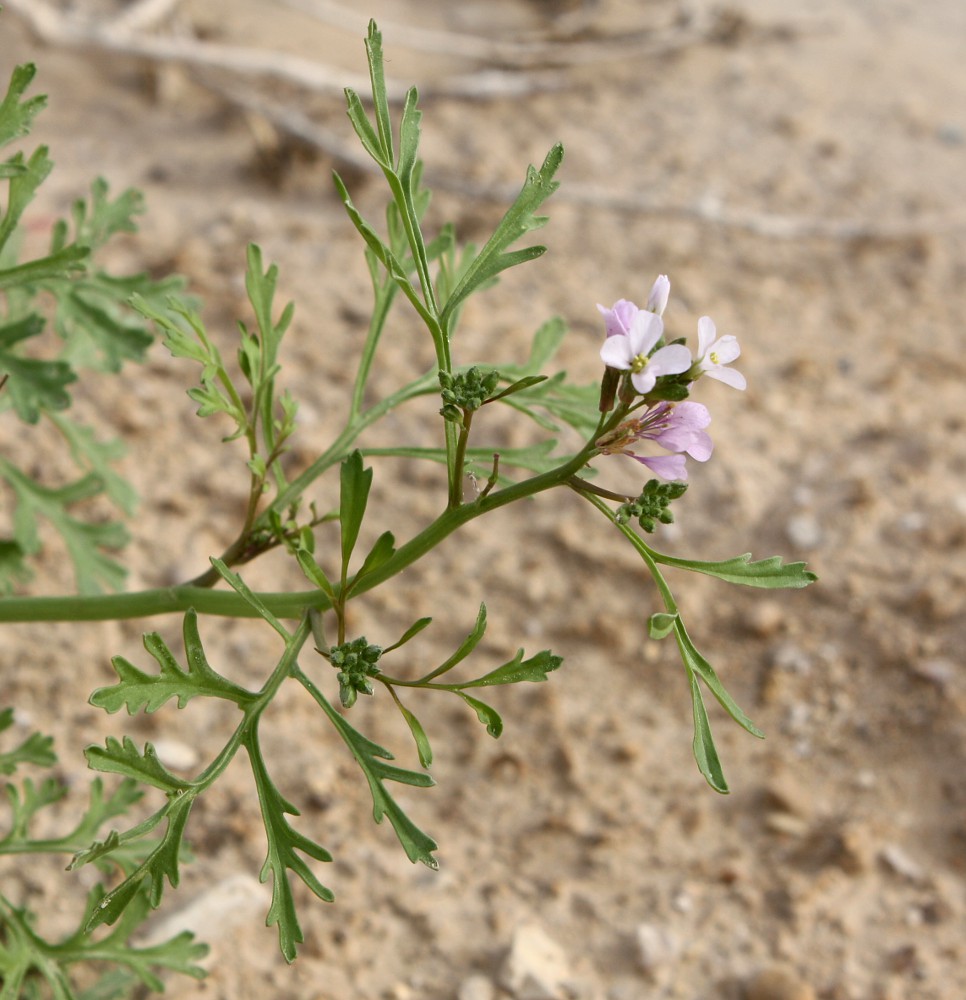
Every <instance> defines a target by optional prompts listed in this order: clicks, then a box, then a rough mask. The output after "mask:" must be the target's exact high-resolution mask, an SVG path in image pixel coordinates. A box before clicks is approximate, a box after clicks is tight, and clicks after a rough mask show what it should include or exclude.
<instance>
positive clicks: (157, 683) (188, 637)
mask: <svg viewBox="0 0 966 1000" xmlns="http://www.w3.org/2000/svg"><path fill="white" fill-rule="evenodd" d="M183 635H184V646H185V652H186V656H187V661H188V668H187V670H184V669H182V668H181V666H180V664H179V663H178V661H177V660H176V659H175V656H174V654H173V653H172V652H171V650H170V649H169V648H168V646H167V644H166V643H165V641H164V640H163V639H162V638H161V636H160V635H159V634H158V633H157V632H151V633H148V634H147V635H145V636H144V648H145V649H146V650H147V651H148V652H149V653H150V654H151V656H152V657H154V659H155V661H156V662H157V664H158V666H159V667H160V668H161V670H160V673H159V674H147V673H144V672H143V671H141V670H139V669H138V668H137V667H136V666H134V664H133V663H131V662H130V661H129V660H127V659H125V658H124V657H123V656H115V657H113V659H112V660H111V665H112V666H113V667H114V671H115V673H116V674H117V676H118V683H117V684H114V685H112V686H111V687H102V688H98V689H97V690H96V691H94V693H93V694H92V695H91V697H90V703H91V704H92V705H94V706H95V707H96V708H103V709H104V711H106V712H110V713H113V712H117V711H119V710H120V709H121V708H126V709H127V710H128V713H129V714H130V715H134V713H135V712H138V711H141V710H142V709H143V711H145V712H148V713H150V712H156V711H157V710H158V709H159V708H160V707H161V706H162V705H163V704H165V702H167V701H168V700H169V699H170V698H177V699H178V708H184V707H185V705H187V704H188V702H189V701H190V700H191V699H192V698H195V697H197V696H198V695H206V696H208V697H211V698H224V699H226V700H228V701H233V702H234V703H235V704H236V705H239V706H244V705H246V704H248V703H249V702H250V701H252V700H253V699H254V697H255V696H254V695H253V694H251V693H250V692H249V691H246V690H245V689H244V688H242V687H239V686H238V685H237V684H234V683H232V682H231V681H229V680H227V679H226V678H224V677H222V676H221V674H219V673H217V672H216V671H214V670H213V669H212V668H211V665H210V664H209V663H208V659H207V657H206V656H205V651H204V648H203V646H202V643H201V635H200V633H199V632H198V615H197V613H196V612H195V611H194V609H189V610H188V611H187V612H186V613H185V616H184V626H183Z"/></svg>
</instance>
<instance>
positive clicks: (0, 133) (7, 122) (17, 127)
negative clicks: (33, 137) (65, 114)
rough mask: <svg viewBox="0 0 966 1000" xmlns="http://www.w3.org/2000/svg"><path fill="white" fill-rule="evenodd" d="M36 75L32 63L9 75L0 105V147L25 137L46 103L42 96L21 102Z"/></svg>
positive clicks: (18, 68)
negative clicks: (5, 92)
mask: <svg viewBox="0 0 966 1000" xmlns="http://www.w3.org/2000/svg"><path fill="white" fill-rule="evenodd" d="M36 73H37V67H36V66H34V64H33V63H25V64H24V65H22V66H17V67H15V69H14V71H13V73H12V74H11V75H10V83H9V85H8V87H7V94H6V97H4V99H3V103H0V146H5V145H7V143H9V142H12V141H13V140H14V139H18V138H19V137H20V136H22V135H26V134H27V133H28V132H29V131H30V124H31V122H32V121H33V119H34V118H35V117H36V115H37V114H38V112H40V111H41V110H42V109H43V107H44V106H45V105H46V103H47V98H46V96H45V95H43V94H40V95H38V96H37V97H31V98H30V99H29V100H26V101H21V98H22V97H23V95H24V91H25V90H26V89H27V88H28V87H29V86H30V84H31V82H32V81H33V78H34V76H35V75H36Z"/></svg>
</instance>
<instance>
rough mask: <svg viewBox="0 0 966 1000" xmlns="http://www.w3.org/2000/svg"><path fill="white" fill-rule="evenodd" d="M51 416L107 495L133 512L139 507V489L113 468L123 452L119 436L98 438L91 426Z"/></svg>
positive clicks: (85, 467)
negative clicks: (136, 490) (112, 464)
mask: <svg viewBox="0 0 966 1000" xmlns="http://www.w3.org/2000/svg"><path fill="white" fill-rule="evenodd" d="M49 416H50V418H51V420H52V421H53V422H54V424H55V425H56V427H57V429H58V430H59V431H60V432H61V434H63V435H64V438H65V439H66V440H67V444H68V445H69V447H70V451H71V455H72V457H73V459H74V461H75V462H76V463H77V465H78V466H79V467H80V468H81V469H82V470H83V471H84V472H92V473H94V475H96V476H97V477H98V478H99V479H100V481H101V483H102V484H103V488H104V495H105V496H106V497H107V498H108V499H110V500H111V501H113V502H114V503H115V504H116V505H117V506H118V507H119V508H120V509H121V510H123V511H124V513H125V514H128V515H132V514H133V513H134V511H135V509H136V507H137V500H138V496H137V493H136V492H135V490H134V487H133V486H131V484H130V483H129V482H128V481H127V480H126V479H124V478H122V477H121V476H119V475H118V474H117V473H116V472H115V471H114V469H113V468H111V464H110V463H111V462H113V461H115V460H116V459H119V458H120V457H121V456H122V455H123V454H124V445H123V443H122V442H121V441H120V440H118V439H117V438H115V439H113V440H110V441H99V440H98V439H97V438H96V437H95V436H94V431H93V430H92V429H91V428H90V427H85V426H83V425H82V424H75V423H73V422H72V421H70V420H66V419H64V418H63V417H60V416H57V415H54V414H49Z"/></svg>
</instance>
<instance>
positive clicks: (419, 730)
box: [393, 692, 433, 768]
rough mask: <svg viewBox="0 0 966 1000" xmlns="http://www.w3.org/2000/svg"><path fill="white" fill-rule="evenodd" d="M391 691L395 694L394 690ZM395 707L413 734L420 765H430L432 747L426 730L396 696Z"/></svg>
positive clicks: (431, 761)
mask: <svg viewBox="0 0 966 1000" xmlns="http://www.w3.org/2000/svg"><path fill="white" fill-rule="evenodd" d="M393 693H394V694H395V692H393ZM396 707H397V708H398V709H399V711H400V713H402V717H403V718H404V719H405V720H406V725H407V726H409V731H410V732H411V733H412V734H413V740H414V741H415V743H416V753H417V755H418V756H419V763H420V766H422V767H427V768H428V767H430V766H431V765H432V763H433V748H432V747H431V746H430V745H429V737H428V736H427V735H426V730H425V729H423V725H422V723H421V722H420V721H419V719H417V718H416V716H415V715H413V713H412V712H410V711H409V709H408V708H406V706H405V705H403V703H402V702H401V701H400V700H399V699H398V698H396Z"/></svg>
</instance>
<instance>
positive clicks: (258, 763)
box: [245, 730, 335, 962]
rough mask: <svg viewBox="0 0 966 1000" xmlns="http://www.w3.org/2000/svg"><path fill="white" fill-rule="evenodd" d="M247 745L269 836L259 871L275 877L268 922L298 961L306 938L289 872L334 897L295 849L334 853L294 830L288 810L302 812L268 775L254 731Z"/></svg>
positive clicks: (314, 854) (318, 855) (313, 854)
mask: <svg viewBox="0 0 966 1000" xmlns="http://www.w3.org/2000/svg"><path fill="white" fill-rule="evenodd" d="M245 747H246V749H247V750H248V756H249V759H250V760H251V765H252V774H253V775H254V777H255V787H256V788H257V790H258V802H259V805H260V807H261V812H262V820H263V822H264V824H265V835H266V837H267V838H268V853H267V855H266V858H265V863H264V864H263V865H262V870H261V874H260V878H261V881H262V882H265V881H266V880H267V879H268V877H269V875H271V876H272V904H271V906H270V907H269V910H268V916H267V918H266V921H265V923H266V924H267V925H268V926H269V927H274V926H275V925H276V924H277V925H278V937H279V946H280V948H281V951H282V954H283V955H284V956H285V959H286V961H288V962H292V961H294V960H295V952H296V945H297V944H300V943H301V942H302V941H303V940H304V937H303V935H302V928H301V927H300V926H299V922H298V917H297V915H296V912H295V899H294V897H293V896H292V887H291V885H290V884H289V880H288V872H289V871H292V872H294V873H295V874H296V875H297V876H298V877H299V878H300V879H301V880H302V881H303V882H304V883H305V885H306V886H308V888H309V889H310V890H311V891H312V892H313V893H314V894H315V895H316V896H317V897H318V898H319V899H321V900H324V901H326V902H331V901H332V900H333V899H334V898H335V896H334V895H333V894H332V891H331V890H330V889H327V888H326V887H325V886H324V885H322V883H321V882H320V881H319V880H318V879H317V878H316V877H315V874H314V873H313V871H312V869H311V868H309V866H308V865H307V864H306V863H305V861H304V860H303V859H302V858H301V857H300V856H299V854H297V853H296V851H299V852H301V853H302V854H307V855H308V856H309V857H310V858H314V859H315V860H316V861H331V860H332V855H331V854H329V852H328V851H326V850H325V848H323V847H321V846H320V845H319V844H317V843H315V841H313V840H310V839H309V838H308V837H306V836H304V835H303V834H301V833H299V832H298V831H297V830H294V829H293V828H292V826H291V825H290V824H289V822H288V820H287V819H286V818H285V814H286V813H288V814H289V815H292V816H298V815H299V811H298V809H296V808H295V806H294V805H292V804H291V803H290V802H289V801H288V800H287V799H285V798H284V796H283V795H282V794H281V792H279V790H278V788H277V787H276V786H275V784H274V782H273V781H272V779H271V777H270V776H269V773H268V769H267V767H266V766H265V760H264V758H263V756H262V752H261V747H260V746H259V743H258V736H257V732H256V731H255V730H253V731H252V736H251V737H250V738H249V739H247V740H246V741H245Z"/></svg>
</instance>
